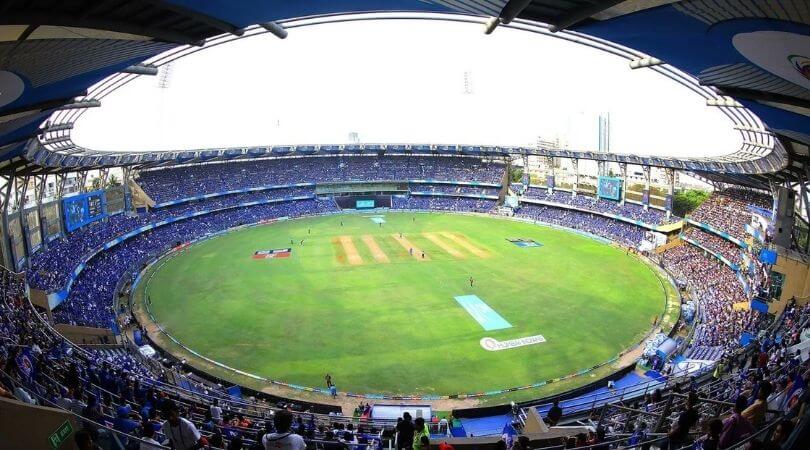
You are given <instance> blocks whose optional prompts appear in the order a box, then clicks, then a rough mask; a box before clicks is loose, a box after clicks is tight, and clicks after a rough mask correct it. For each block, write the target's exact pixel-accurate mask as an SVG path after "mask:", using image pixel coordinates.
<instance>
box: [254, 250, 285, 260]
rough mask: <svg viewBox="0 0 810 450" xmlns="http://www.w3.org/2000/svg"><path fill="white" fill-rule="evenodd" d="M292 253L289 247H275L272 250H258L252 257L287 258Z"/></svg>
mask: <svg viewBox="0 0 810 450" xmlns="http://www.w3.org/2000/svg"><path fill="white" fill-rule="evenodd" d="M291 254H292V249H291V248H276V249H273V250H258V251H256V252H255V253H254V254H253V259H269V258H289V257H290V255H291Z"/></svg>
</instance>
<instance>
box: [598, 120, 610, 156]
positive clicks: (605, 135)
mask: <svg viewBox="0 0 810 450" xmlns="http://www.w3.org/2000/svg"><path fill="white" fill-rule="evenodd" d="M599 153H610V113H605V114H599Z"/></svg>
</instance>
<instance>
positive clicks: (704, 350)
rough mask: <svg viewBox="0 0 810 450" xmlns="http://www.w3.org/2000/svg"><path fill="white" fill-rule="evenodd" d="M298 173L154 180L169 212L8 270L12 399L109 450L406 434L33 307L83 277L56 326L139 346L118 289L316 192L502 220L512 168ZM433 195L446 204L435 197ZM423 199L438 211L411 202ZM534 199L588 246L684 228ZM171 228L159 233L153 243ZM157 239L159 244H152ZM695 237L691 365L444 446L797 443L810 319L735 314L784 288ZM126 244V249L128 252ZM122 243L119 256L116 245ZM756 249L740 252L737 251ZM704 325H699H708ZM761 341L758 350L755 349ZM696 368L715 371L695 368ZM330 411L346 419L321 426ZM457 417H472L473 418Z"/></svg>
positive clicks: (401, 165)
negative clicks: (191, 441) (97, 340)
mask: <svg viewBox="0 0 810 450" xmlns="http://www.w3.org/2000/svg"><path fill="white" fill-rule="evenodd" d="M361 158H362V160H361ZM291 161H293V160H290V159H269V160H262V161H251V162H234V163H226V164H206V165H191V166H185V167H178V168H171V169H157V170H150V171H145V172H142V173H141V175H140V177H139V178H138V180H137V181H138V183H139V185H140V186H141V187H142V188H143V190H144V191H145V193H146V194H147V195H149V196H150V197H152V198H153V199H155V201H156V205H155V208H147V209H146V210H144V211H141V212H139V213H136V214H118V215H113V216H111V217H108V218H106V219H105V220H102V221H98V222H96V223H92V224H90V225H88V226H85V227H83V228H80V229H78V230H76V231H74V232H73V233H69V234H67V235H65V236H64V237H62V238H61V239H59V240H56V241H53V242H51V243H50V245H48V246H47V248H46V247H43V248H42V249H40V250H39V252H37V253H36V254H35V255H34V256H33V257H32V259H31V266H30V269H29V270H28V271H26V276H25V277H26V278H25V280H24V279H22V278H19V277H18V276H17V275H14V274H11V273H9V272H4V273H3V278H2V280H3V285H2V286H3V305H2V309H3V314H2V319H1V320H2V327H0V330H1V333H0V338H2V340H0V342H1V343H2V344H0V355H2V358H3V360H2V364H0V367H2V370H3V372H2V384H3V386H4V391H3V394H4V395H6V396H14V397H16V398H18V399H22V400H24V401H26V402H29V403H32V404H40V405H50V406H55V407H58V408H63V409H65V410H68V411H71V412H72V413H74V414H76V415H77V416H78V417H80V418H81V423H82V425H81V426H82V428H83V429H84V430H86V431H87V432H88V433H89V435H90V436H92V438H93V439H94V441H95V442H97V443H100V444H101V445H102V447H104V448H118V447H116V446H117V445H119V444H118V443H121V444H123V445H126V444H125V442H126V441H127V440H128V439H130V440H132V442H136V439H146V438H152V437H154V438H155V439H157V440H158V441H161V440H163V439H165V438H167V437H168V434H167V433H170V431H168V430H169V425H162V426H161V423H162V421H163V420H166V418H167V415H170V414H171V408H172V407H173V405H179V406H180V411H181V414H182V415H183V416H184V417H186V418H187V419H188V420H190V421H191V423H193V424H194V426H195V428H196V429H197V430H198V432H199V433H200V435H201V436H204V437H205V438H206V439H207V442H208V444H209V445H211V446H212V448H224V447H223V446H226V445H228V444H229V443H230V442H234V441H237V442H238V441H239V440H241V442H242V443H243V444H245V445H251V444H255V443H258V442H260V440H261V435H263V433H264V432H265V431H270V430H272V427H273V425H272V423H273V420H272V419H271V417H272V415H273V413H272V412H273V411H278V410H279V409H289V410H292V411H293V412H294V416H295V423H294V426H295V428H294V430H295V431H296V432H297V433H299V434H301V435H302V436H304V437H305V438H306V439H307V440H309V441H311V442H313V443H314V444H313V445H315V446H316V447H318V446H320V447H323V448H327V447H329V446H330V445H335V444H332V443H330V442H332V441H333V440H334V441H335V442H337V441H339V442H341V443H342V444H341V445H348V446H366V445H378V446H379V445H383V444H382V442H383V441H384V440H385V439H386V436H390V433H389V434H387V432H386V431H385V430H390V429H391V428H392V427H394V426H395V423H392V422H387V421H381V420H373V419H370V418H368V417H367V416H368V411H366V406H365V404H366V403H369V402H371V404H372V406H371V408H372V409H373V403H374V400H364V399H362V398H360V399H354V400H350V399H347V401H351V402H352V403H356V402H360V404H361V405H363V406H362V408H359V409H358V410H357V411H356V413H357V414H352V411H344V412H343V413H344V414H345V415H341V414H340V413H338V412H337V410H335V409H330V408H329V407H328V406H319V405H317V404H309V403H305V402H296V401H295V400H284V399H280V398H277V397H266V396H265V397H262V396H261V395H259V396H258V398H257V397H245V398H234V397H232V396H231V395H230V392H228V391H227V390H225V389H224V388H223V387H222V386H221V385H219V384H217V383H216V382H212V381H209V380H206V379H205V378H204V377H203V378H201V377H200V376H197V375H194V374H188V373H186V370H187V369H188V366H185V365H184V364H182V363H181V362H178V361H174V362H171V361H172V360H171V359H166V360H163V362H161V360H159V359H150V358H144V357H143V355H141V354H139V353H138V352H136V351H133V350H131V349H132V347H129V346H124V347H116V348H115V350H97V349H94V347H93V346H76V345H75V344H73V343H71V342H69V341H68V340H65V339H64V338H63V337H62V336H60V335H59V334H58V333H56V332H55V331H54V330H53V328H51V325H50V324H48V322H47V320H46V318H45V316H44V315H43V316H40V315H41V314H40V313H37V312H36V311H35V310H34V309H33V307H32V305H31V304H30V303H29V302H28V300H27V299H26V297H25V291H24V282H26V281H27V283H28V284H29V285H30V286H31V287H32V288H38V289H43V290H45V291H48V292H53V291H59V290H60V289H64V288H65V286H66V285H68V284H69V280H70V279H71V277H73V276H74V275H75V273H76V269H77V267H79V266H81V270H80V271H79V272H78V276H77V277H76V280H75V282H73V283H72V286H70V288H69V289H68V291H69V294H68V295H67V297H66V299H65V301H64V302H63V303H62V304H60V305H59V306H57V307H56V308H55V309H54V311H53V320H54V322H55V323H67V324H78V325H90V326H94V327H101V328H112V329H116V330H119V329H120V330H123V331H124V333H126V332H127V331H129V332H130V335H131V332H132V331H133V330H139V331H140V329H139V328H138V325H137V324H135V323H132V322H131V316H130V315H129V314H128V312H127V311H126V310H125V309H124V310H117V309H115V308H114V306H113V302H112V300H111V299H113V298H115V296H116V289H117V288H118V287H120V284H119V282H120V281H121V280H122V279H127V277H130V276H131V274H134V273H137V272H138V271H139V270H140V269H141V268H142V266H143V264H144V262H146V261H147V260H150V259H153V258H154V257H155V256H157V255H160V254H162V253H163V252H165V251H167V250H169V249H171V248H172V247H175V246H177V245H178V244H182V243H185V242H188V241H191V240H193V239H195V238H200V237H204V236H206V235H210V234H212V233H215V232H219V231H222V230H226V229H229V228H232V227H235V226H239V225H243V224H251V223H258V222H261V221H267V220H272V219H275V218H279V217H301V216H309V215H317V214H329V213H334V212H337V211H339V207H338V206H337V204H336V203H335V201H334V199H332V198H327V197H325V196H322V195H316V192H315V189H316V186H317V185H319V184H324V183H334V182H356V181H361V180H367V181H368V180H372V181H373V182H375V183H376V182H400V183H405V185H406V186H407V187H408V192H403V193H400V194H398V195H395V196H394V197H393V198H392V204H391V207H392V208H394V209H408V210H441V211H455V212H478V213H485V214H494V213H495V212H496V209H495V208H494V206H495V204H496V199H497V195H498V191H499V190H500V188H501V185H500V183H502V182H503V180H504V175H505V173H506V165H504V164H503V163H502V162H496V161H489V160H484V159H481V158H474V157H447V156H441V157H440V156H432V157H431V156H425V157H420V156H410V157H390V158H389V157H375V156H343V157H311V158H298V159H295V160H294V161H295V163H296V164H295V165H292V164H289V163H290V162H291ZM301 167H306V170H300V168H301ZM179 180H193V181H179ZM408 180H411V181H410V182H409V181H408ZM414 180H431V183H418V182H416V181H414ZM178 181H179V182H178ZM425 184H429V185H430V186H432V187H435V188H436V189H435V190H434V189H430V190H427V189H426V188H425ZM481 185H485V186H484V187H482V186H481ZM490 185H491V186H490ZM267 186H272V187H269V188H268V187H267ZM251 190H253V191H251ZM246 191H247V192H246ZM409 192H410V193H409ZM413 192H420V193H422V194H424V195H418V196H417V195H411V194H412V193H413ZM192 199H193V200H192ZM520 199H521V202H520V204H519V205H518V206H517V207H516V208H514V209H513V213H514V217H515V218H519V219H524V220H531V221H537V222H540V223H547V224H551V225H556V226H560V227H565V228H569V229H574V230H579V231H581V232H585V233H590V234H592V235H596V236H600V237H602V238H605V239H608V240H610V241H613V242H615V243H617V244H619V245H621V246H626V247H637V246H638V245H639V243H640V242H642V241H643V240H644V239H645V234H646V232H647V231H648V228H645V227H644V226H643V225H645V226H659V225H661V224H665V223H668V222H670V221H675V220H679V219H678V218H676V217H674V216H670V218H669V219H667V214H666V213H665V212H664V211H663V210H658V209H655V208H651V207H647V208H645V207H643V206H642V205H639V204H633V203H631V202H624V203H623V204H622V203H619V202H616V201H612V200H604V199H598V198H595V197H589V196H587V195H583V194H578V195H576V196H573V195H572V194H571V193H570V192H563V191H560V190H553V192H551V193H549V189H547V188H541V187H538V186H531V187H529V188H528V189H527V190H526V191H525V193H524V195H523V196H522V197H520ZM768 200H769V197H768V196H767V195H763V194H756V193H754V192H749V191H745V192H743V191H739V190H735V189H731V190H728V191H715V192H714V193H713V194H712V196H711V198H710V200H709V201H707V202H705V203H704V204H703V205H702V206H701V207H700V208H698V209H697V210H696V212H695V213H694V214H693V215H691V216H690V217H691V218H693V219H694V220H701V221H705V222H706V223H708V224H710V225H711V227H714V228H716V229H719V230H727V231H728V232H729V234H737V233H739V230H740V229H741V226H740V224H739V223H738V222H739V221H741V220H746V211H747V210H748V208H749V207H750V206H756V207H762V206H764V205H766V204H767V202H768ZM537 202H541V203H537ZM195 214H199V215H196V216H195ZM156 224H160V225H159V226H156V227H154V228H150V226H152V225H156ZM144 228H146V231H143V232H140V231H139V230H143V229H144ZM684 235H685V236H688V237H691V238H692V239H693V240H694V241H695V242H697V243H699V244H700V246H698V245H695V244H691V243H689V241H684V242H683V243H682V244H681V245H677V246H673V247H671V248H669V249H668V250H666V251H664V252H663V253H661V254H660V255H659V256H658V257H657V258H658V259H659V263H660V264H661V265H662V267H664V268H665V269H666V270H667V271H668V272H670V273H671V274H672V275H673V276H674V277H675V278H676V279H677V280H678V281H679V282H681V283H683V284H685V286H687V289H688V291H689V292H690V297H691V300H690V303H689V304H687V305H684V314H683V315H682V319H681V324H680V327H684V328H685V327H687V326H688V327H693V328H694V331H693V333H692V334H693V336H692V338H691V340H686V339H685V338H683V337H678V344H679V350H678V352H677V353H671V354H669V355H666V356H663V357H662V356H661V355H660V354H657V353H656V352H655V351H654V349H653V351H652V352H645V356H644V362H645V363H646V364H649V365H650V366H651V367H652V368H653V370H652V371H651V372H649V373H647V374H640V373H630V374H629V375H628V376H626V377H625V378H622V379H619V380H618V381H617V382H616V383H615V384H612V386H611V388H610V389H604V388H602V387H596V388H594V390H593V391H592V392H588V391H587V390H586V391H583V392H579V393H576V394H575V395H573V396H564V397H561V400H562V401H561V402H560V403H559V405H561V408H562V416H561V417H559V418H557V417H556V416H555V415H556V413H553V414H549V409H550V406H549V404H548V403H547V401H541V402H540V404H539V405H536V404H535V403H527V404H525V405H522V408H519V409H517V410H515V411H514V413H515V414H514V415H513V414H506V415H504V414H502V413H499V414H498V415H496V416H493V417H491V418H489V419H482V418H476V419H471V418H464V417H459V418H456V419H455V420H453V419H451V420H452V422H448V423H447V426H446V427H443V428H441V429H440V423H439V421H438V418H437V417H436V418H434V420H435V421H436V422H435V423H431V422H430V421H429V427H430V430H431V434H432V435H433V436H434V438H437V439H439V440H441V439H445V438H444V437H442V436H444V434H445V433H449V434H451V435H454V436H468V435H475V436H482V435H488V434H491V435H496V436H499V435H501V434H502V433H503V432H504V429H505V428H508V429H512V428H517V429H518V430H519V429H520V428H521V426H525V425H524V424H525V423H527V422H526V421H527V418H528V417H529V416H530V415H531V414H532V413H530V411H531V410H535V411H538V413H541V414H543V415H549V416H550V417H547V421H548V422H550V423H551V425H562V424H570V425H573V426H574V427H575V428H570V430H581V429H582V430H587V429H588V428H590V429H591V430H592V432H591V433H590V434H583V435H579V434H578V433H579V431H577V433H574V434H572V435H570V436H569V435H568V433H573V431H569V432H566V431H565V430H566V428H557V427H552V430H556V433H557V434H556V435H555V436H562V437H561V438H554V439H550V438H546V439H543V438H539V439H537V440H536V441H533V442H532V444H531V445H532V446H533V447H535V448H537V447H546V446H553V445H557V444H556V442H557V441H558V440H559V439H563V442H565V444H564V445H566V446H577V447H579V446H586V445H594V444H598V443H602V442H611V443H612V444H611V445H636V444H638V443H639V442H644V441H652V443H653V445H655V446H663V444H664V442H665V441H668V444H667V445H668V446H669V448H679V447H680V446H681V445H685V444H687V443H689V442H691V441H693V440H696V441H706V440H712V439H715V440H716V439H720V440H721V442H725V443H727V444H730V443H732V442H734V441H737V440H742V439H745V438H748V437H751V436H754V437H757V438H760V439H783V437H779V436H780V434H778V433H772V431H774V430H776V429H779V430H781V433H782V434H781V436H784V435H785V434H786V433H787V434H789V433H788V432H789V429H790V428H791V427H792V426H793V422H791V419H795V418H796V417H797V416H799V415H800V413H802V412H803V411H804V409H803V408H804V405H805V404H806V402H807V395H806V392H807V391H806V390H804V386H805V383H807V382H808V381H810V365H808V363H807V361H804V362H802V359H800V357H799V356H798V355H796V354H792V353H791V352H789V351H788V349H789V348H790V347H791V346H793V345H795V344H797V343H799V341H800V339H801V335H802V333H803V332H804V331H805V330H807V329H808V328H810V307H808V306H804V307H799V306H796V305H794V304H790V305H788V306H787V307H786V308H785V309H784V311H783V313H782V314H780V315H779V316H778V317H776V318H773V317H768V316H767V315H766V314H763V313H761V312H758V311H756V310H754V309H737V308H735V305H738V304H740V303H744V302H745V301H746V300H747V299H748V298H749V295H750V293H751V292H757V291H759V290H760V289H761V288H764V287H767V285H768V279H767V273H768V272H767V271H766V270H765V268H764V267H763V266H762V265H761V263H759V262H757V263H756V265H755V267H754V269H753V270H751V271H749V272H748V273H747V274H746V275H745V277H743V278H740V277H738V275H737V273H738V272H736V271H735V270H734V269H733V268H732V267H731V266H729V265H727V264H726V263H725V262H723V261H722V260H721V259H719V258H718V255H721V256H722V255H727V256H728V259H729V260H732V261H735V262H739V258H742V257H740V256H737V257H735V255H734V254H735V249H734V248H733V247H729V244H730V241H727V240H725V239H723V238H722V237H720V235H719V234H715V233H711V232H707V231H703V230H701V229H699V228H697V227H692V228H689V229H688V231H686V232H685V233H684ZM120 237H127V239H125V240H121V241H118V238H120ZM109 242H114V243H115V245H112V246H109V245H108V243H109ZM732 245H733V244H732ZM707 250H708V251H707ZM740 250H741V249H740V248H739V247H737V248H736V253H737V254H739V253H740ZM732 258H734V259H732ZM687 311H693V312H694V317H690V314H689V313H688V312H687ZM744 335H745V336H755V338H753V340H751V341H749V342H744V341H743V340H741V337H743V336H744ZM165 356H167V357H168V356H169V355H165ZM697 363H699V364H703V365H704V366H702V367H708V369H703V370H697V371H691V370H689V369H684V367H687V368H688V367H690V364H691V365H694V364H697ZM618 400H620V401H618ZM766 405H767V406H766ZM766 409H767V412H766V411H765V410H766ZM220 410H222V411H223V412H221V413H220V412H219V411H220ZM735 411H738V412H739V411H742V414H741V415H739V414H737V413H735ZM325 412H329V414H321V413H325ZM457 414H460V415H462V416H463V412H462V411H459V412H457ZM726 417H728V418H727V419H725V422H723V425H722V427H720V425H717V426H718V429H719V430H720V431H719V433H716V432H715V431H712V432H710V433H709V435H708V437H706V436H704V434H705V433H704V430H705V429H707V428H706V427H710V428H711V430H714V425H713V423H714V422H713V421H715V420H718V419H717V418H726ZM670 423H671V424H672V425H671V426H670ZM582 425H585V426H586V428H584V429H583V428H581V427H582ZM668 430H669V432H668ZM763 431H764V432H763ZM509 433H512V432H511V431H510V432H509ZM509 433H507V434H509ZM711 433H716V434H711ZM774 436H776V437H774ZM560 445H562V444H560ZM704 445H708V444H704Z"/></svg>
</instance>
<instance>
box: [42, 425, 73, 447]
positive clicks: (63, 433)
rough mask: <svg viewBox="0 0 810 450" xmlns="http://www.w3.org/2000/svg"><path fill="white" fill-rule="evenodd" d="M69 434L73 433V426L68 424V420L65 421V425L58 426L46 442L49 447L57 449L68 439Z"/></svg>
mask: <svg viewBox="0 0 810 450" xmlns="http://www.w3.org/2000/svg"><path fill="white" fill-rule="evenodd" d="M71 433H73V425H71V424H70V421H69V420H66V421H65V423H63V424H62V425H59V428H57V429H56V431H54V432H53V434H51V436H50V437H49V438H48V442H50V443H51V447H53V448H55V449H56V448H59V447H60V446H61V445H62V444H63V443H64V442H65V441H66V440H67V438H69V437H70V435H71Z"/></svg>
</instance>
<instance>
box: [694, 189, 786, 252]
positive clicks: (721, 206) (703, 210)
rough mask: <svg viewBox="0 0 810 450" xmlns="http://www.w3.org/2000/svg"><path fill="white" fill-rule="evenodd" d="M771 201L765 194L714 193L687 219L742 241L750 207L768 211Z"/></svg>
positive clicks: (735, 191) (738, 191) (744, 192)
mask: <svg viewBox="0 0 810 450" xmlns="http://www.w3.org/2000/svg"><path fill="white" fill-rule="evenodd" d="M772 201H773V200H772V199H771V197H770V196H768V195H766V194H761V193H758V192H754V191H747V190H743V189H726V190H724V191H714V192H712V194H711V195H710V196H709V198H708V199H706V201H704V202H703V203H701V204H700V206H698V207H697V208H696V209H695V210H694V211H692V213H691V214H689V218H690V219H692V220H694V221H695V222H701V223H706V224H709V225H711V226H712V227H714V228H716V229H718V230H720V231H724V232H726V233H728V234H729V235H731V236H732V237H734V238H737V239H740V240H743V239H744V238H745V236H746V233H745V224H746V223H750V222H751V209H750V207H751V206H753V207H757V208H761V209H766V210H769V209H770V208H771V204H772Z"/></svg>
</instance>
